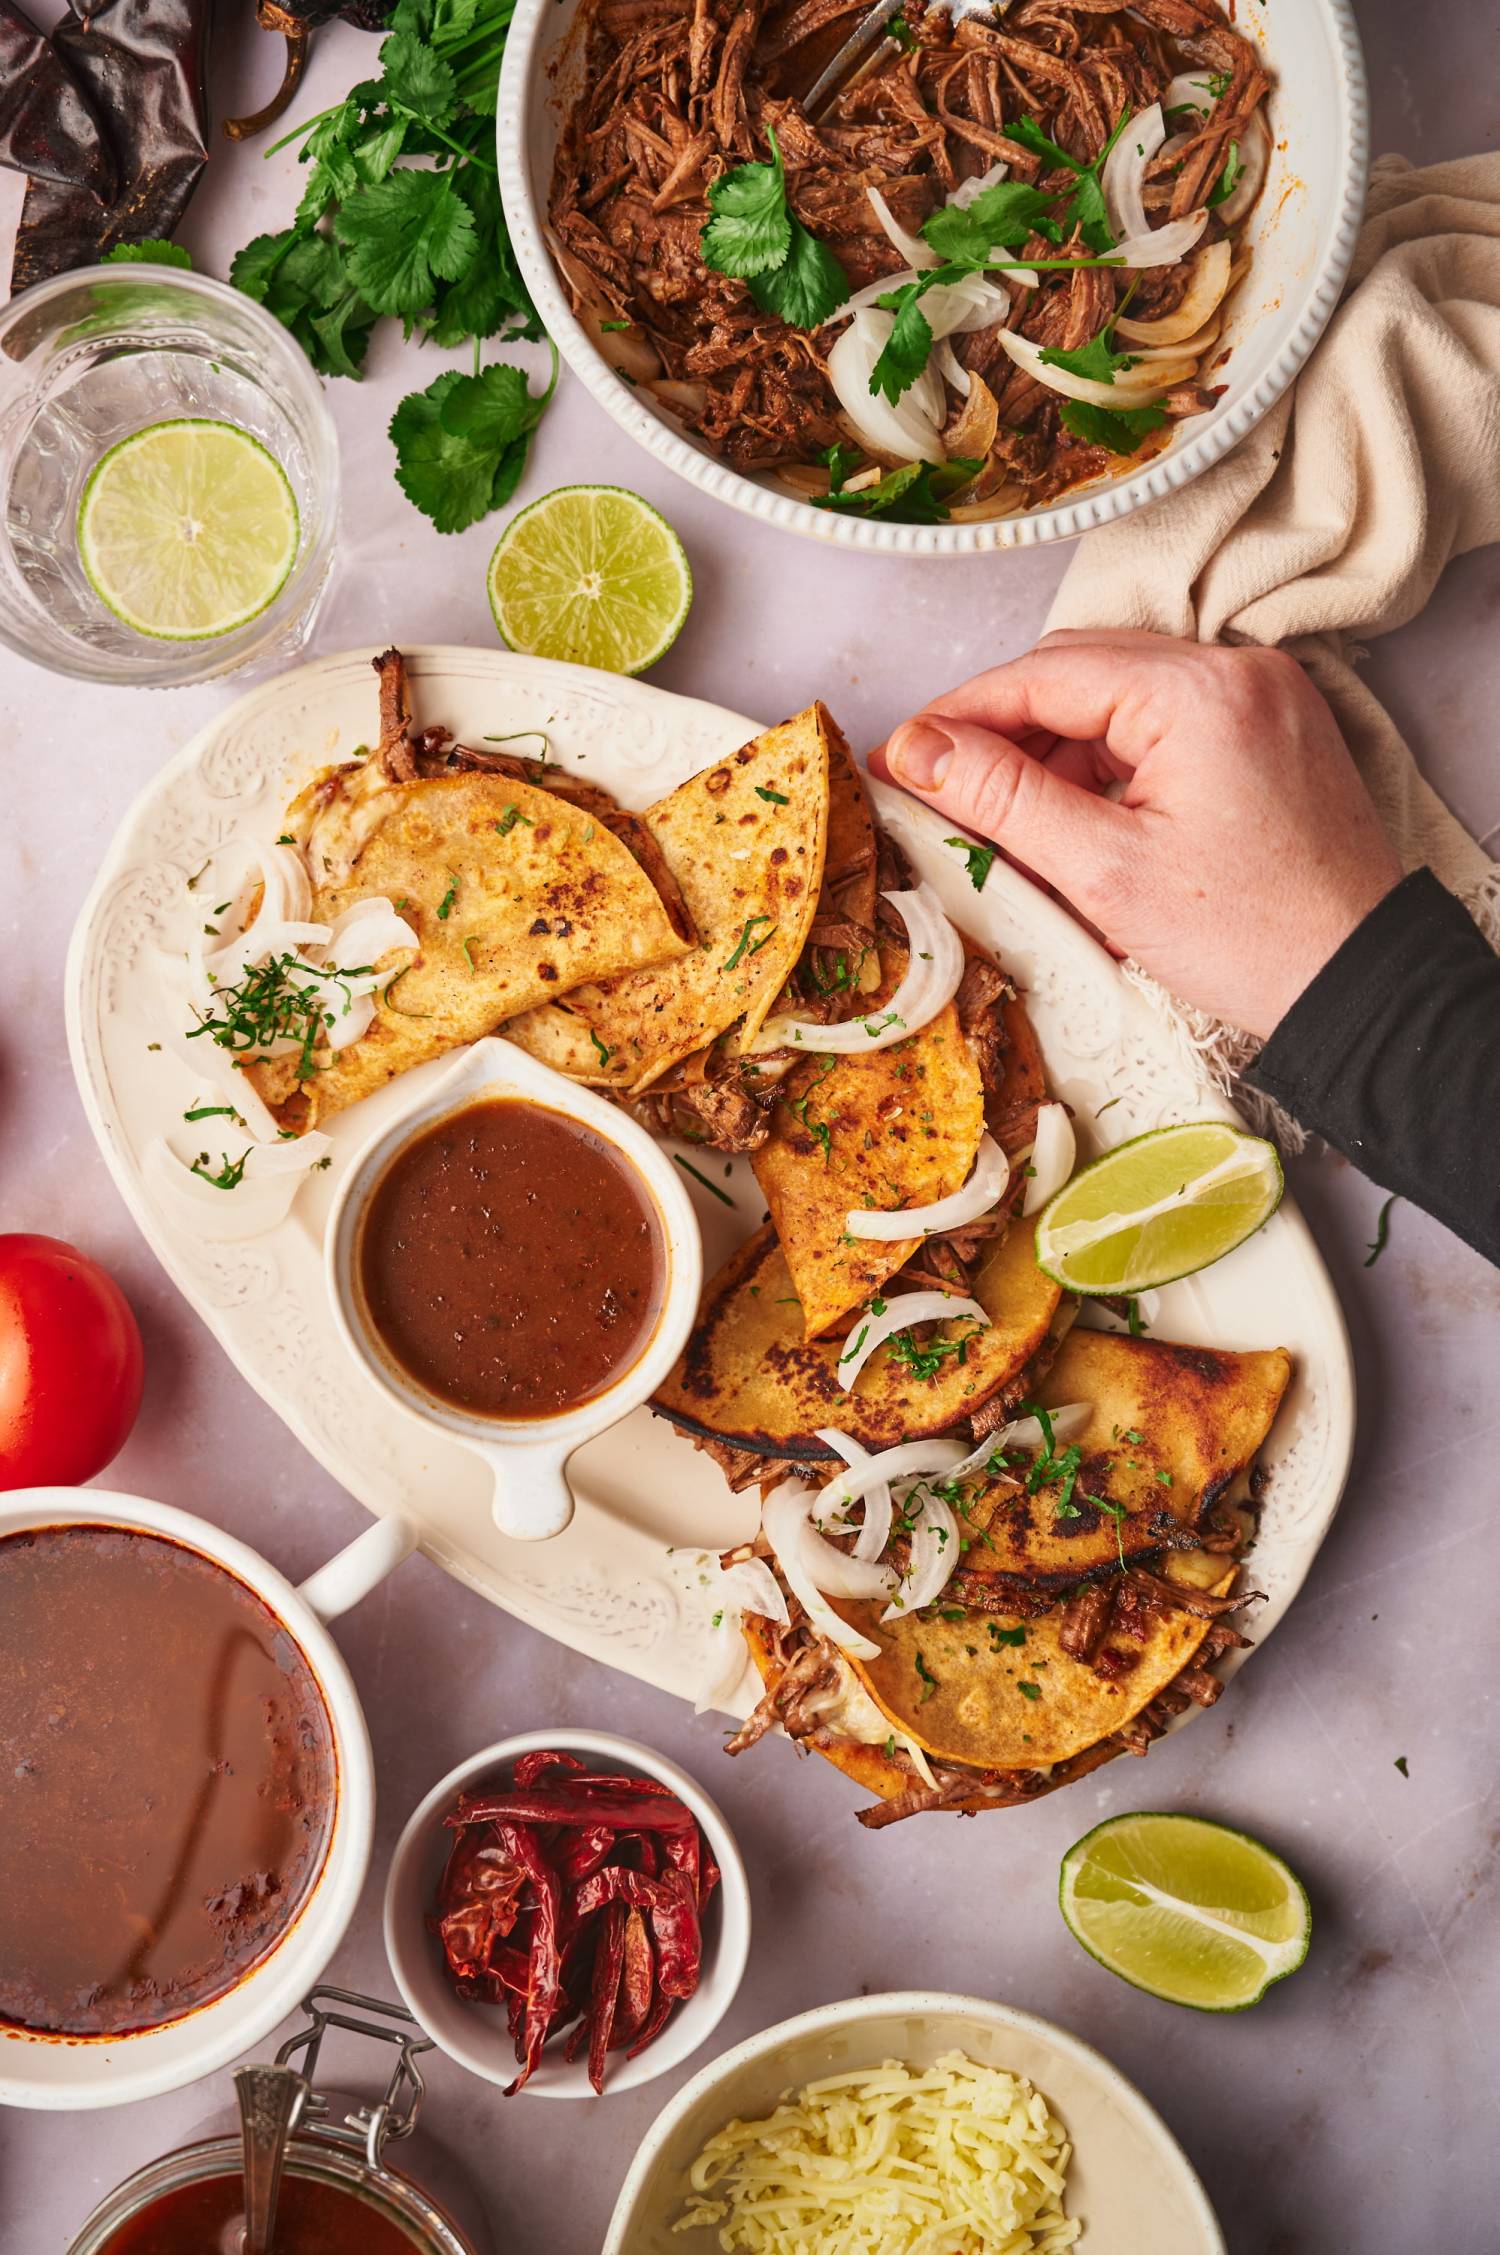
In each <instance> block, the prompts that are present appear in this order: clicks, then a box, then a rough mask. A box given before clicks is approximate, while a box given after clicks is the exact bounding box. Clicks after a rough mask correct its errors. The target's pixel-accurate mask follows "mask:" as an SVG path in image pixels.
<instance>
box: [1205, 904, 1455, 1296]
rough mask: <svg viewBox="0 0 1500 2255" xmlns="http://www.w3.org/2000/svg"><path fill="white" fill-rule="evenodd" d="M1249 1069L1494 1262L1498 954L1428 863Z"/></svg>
mask: <svg viewBox="0 0 1500 2255" xmlns="http://www.w3.org/2000/svg"><path fill="white" fill-rule="evenodd" d="M1248 1077H1249V1079H1250V1082H1251V1084H1252V1086H1253V1087H1256V1088H1259V1089H1262V1090H1264V1092H1265V1093H1266V1094H1267V1095H1268V1096H1272V1097H1274V1098H1275V1099H1276V1101H1277V1103H1278V1104H1280V1105H1281V1106H1282V1107H1283V1109H1284V1110H1286V1111H1288V1112H1290V1113H1291V1115H1292V1117H1293V1118H1294V1119H1296V1120H1299V1121H1300V1122H1301V1123H1302V1125H1303V1126H1304V1127H1308V1128H1311V1129H1313V1130H1314V1131H1315V1132H1316V1133H1317V1134H1319V1135H1321V1136H1324V1137H1325V1138H1326V1139H1327V1141H1328V1142H1330V1143H1332V1144H1334V1145H1336V1147H1337V1148H1338V1149H1339V1150H1340V1151H1343V1152H1345V1153H1347V1155H1348V1156H1349V1157H1350V1158H1351V1159H1353V1160H1354V1162H1355V1163H1356V1165H1358V1166H1359V1167H1360V1168H1362V1169H1363V1171H1364V1172H1365V1173H1366V1174H1368V1175H1370V1176H1372V1177H1373V1179H1374V1180H1375V1181H1376V1182H1379V1183H1383V1184H1384V1185H1385V1187H1386V1188H1387V1189H1388V1190H1394V1191H1396V1192H1398V1193H1399V1195H1400V1196H1402V1197H1404V1198H1410V1199H1412V1200H1413V1202H1414V1203H1415V1204H1417V1205H1419V1206H1423V1207H1425V1208H1426V1209H1427V1211H1428V1212H1429V1213H1433V1214H1436V1215H1437V1217H1438V1219H1439V1220H1440V1221H1443V1222H1446V1223H1447V1225H1448V1227H1449V1228H1450V1229H1452V1230H1454V1231H1455V1232H1456V1233H1457V1234H1458V1235H1459V1236H1460V1237H1463V1238H1465V1239H1467V1241H1468V1242H1469V1243H1470V1244H1471V1245H1474V1246H1476V1247H1477V1248H1478V1249H1479V1251H1481V1252H1482V1253H1484V1254H1485V1255H1486V1256H1487V1257H1488V1258H1489V1259H1490V1260H1492V1261H1497V1262H1500V958H1497V957H1496V955H1495V954H1494V952H1493V950H1492V949H1491V947H1490V945H1489V943H1488V941H1487V940H1486V939H1485V937H1484V934H1483V933H1482V932H1481V931H1480V929H1479V927H1478V925H1477V924H1475V922H1474V920H1473V918H1472V917H1471V916H1470V915H1469V913H1468V911H1467V910H1466V909H1465V908H1463V907H1462V906H1461V905H1460V903H1459V902H1458V901H1456V900H1455V899H1454V898H1453V896H1452V894H1451V893H1448V892H1445V891H1444V889H1443V887H1442V886H1441V885H1440V884H1439V883H1438V881H1437V879H1436V878H1435V877H1434V876H1433V874H1432V872H1431V870H1428V869H1419V870H1417V871H1415V872H1414V874H1413V875H1411V876H1410V877H1406V878H1404V879H1403V880H1402V882H1401V883H1400V884H1399V885H1397V886H1396V888H1395V890H1394V891H1393V892H1390V893H1387V895H1386V897H1385V899H1384V900H1383V901H1381V902H1380V903H1379V905H1378V907H1376V908H1374V909H1372V910H1371V912H1370V914H1369V915H1368V916H1367V917H1366V918H1365V920H1364V922H1363V923H1362V924H1361V925H1360V926H1359V927H1358V929H1357V930H1356V931H1354V932H1352V933H1351V934H1350V936H1349V938H1348V939H1347V940H1345V942H1344V944H1343V946H1342V947H1341V948H1340V949H1339V950H1338V952H1337V954H1336V955H1334V956H1333V958H1332V959H1331V961H1329V962H1328V963H1326V964H1325V965H1324V966H1323V969H1322V970H1321V971H1320V972H1319V973H1318V975H1317V977H1316V978H1315V979H1314V980H1313V982H1312V984H1311V985H1310V986H1309V987H1308V988H1307V989H1306V990H1305V992H1304V993H1303V994H1301V995H1300V996H1299V997H1298V999H1297V1001H1296V1002H1295V1003H1294V1004H1293V1005H1292V1008H1291V1009H1290V1010H1289V1011H1288V1012H1287V1014H1286V1016H1285V1017H1284V1018H1283V1019H1282V1021H1281V1024H1280V1025H1279V1026H1278V1027H1277V1028H1276V1031H1275V1032H1274V1033H1273V1034H1272V1036H1271V1038H1270V1040H1269V1041H1268V1042H1267V1043H1266V1046H1265V1048H1264V1049H1263V1050H1262V1051H1261V1054H1260V1056H1259V1058H1258V1059H1257V1060H1256V1062H1255V1064H1254V1065H1253V1066H1252V1067H1251V1070H1250V1073H1249V1076H1248Z"/></svg>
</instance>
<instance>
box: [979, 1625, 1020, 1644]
mask: <svg viewBox="0 0 1500 2255" xmlns="http://www.w3.org/2000/svg"><path fill="white" fill-rule="evenodd" d="M985 1625H986V1627H987V1628H988V1629H989V1632H990V1642H991V1644H996V1645H999V1644H1014V1645H1022V1644H1024V1643H1025V1642H1026V1631H1025V1629H1024V1628H1023V1627H1022V1625H1021V1624H1020V1622H1017V1624H1016V1626H1015V1627H1014V1628H1013V1629H1002V1628H1001V1626H1000V1623H999V1622H998V1621H989V1622H987V1623H986V1624H985Z"/></svg>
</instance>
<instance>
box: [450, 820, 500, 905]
mask: <svg viewBox="0 0 1500 2255" xmlns="http://www.w3.org/2000/svg"><path fill="white" fill-rule="evenodd" d="M496 827H497V828H498V827H499V825H498V824H497V825H496ZM457 898H458V873H457V871H456V870H452V869H450V870H449V872H448V890H447V891H446V892H445V893H444V895H443V897H442V899H441V900H440V901H439V902H438V922H439V923H440V924H446V923H447V921H448V919H449V917H450V916H451V915H452V914H453V903H454V902H455V901H456V900H457Z"/></svg>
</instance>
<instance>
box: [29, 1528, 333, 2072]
mask: <svg viewBox="0 0 1500 2255" xmlns="http://www.w3.org/2000/svg"><path fill="white" fill-rule="evenodd" d="M84 1500H85V1502H86V1500H87V1499H86V1498H85V1499H84ZM0 1653H3V1654H4V1663H3V1665H0V2022H3V2021H9V2022H10V2023H11V2024H12V2025H13V2026H19V2027H23V2028H28V2029H33V2030H36V2031H39V2032H42V2033H46V2034H55V2035H68V2036H103V2035H117V2034H120V2033H122V2032H123V2031H125V2030H128V2029H141V2028H155V2027H160V2026H161V2025H162V2024H163V2023H164V2022H166V2021H169V2020H177V2019H180V2018H181V2017H182V2015H183V2014H184V2013H187V2012H190V2011H192V2010H193V2009H194V2008H195V2007H196V2006H198V2005H202V2004H207V2003H209V2002H210V2001H211V2000H212V1999H213V1998H215V1997H219V1996H222V1995H223V1994H224V1993H225V1991H226V1990H228V1989H231V1988H233V1987H234V1985H235V1983H236V1982H237V1981H239V1980H241V1979H242V1978H243V1977H244V1975H245V1974H246V1973H247V1972H249V1970H250V1969H251V1967H252V1966H254V1965H256V1964H258V1963H259V1961H260V1960H261V1959H262V1958H263V1957H265V1956H266V1954H267V1953H268V1952H269V1951H270V1950H271V1949H272V1948H273V1947H274V1946H275V1944H276V1943H277V1942H278V1941H279V1940H280V1939H281V1936H282V1935H283V1934H284V1933H285V1932H286V1929H287V1928H288V1926H290V1924H291V1923H292V1920H293V1919H294V1918H295V1917H296V1915H297V1912H298V1910H299V1909H300V1907H301V1905H302V1903H303V1902H304V1901H305V1899H306V1897H307V1895H308V1894H309V1892H310V1891H311V1889H312V1886H313V1884H314V1882H315V1881H316V1879H317V1877H318V1874H319V1872H320V1871H321V1869H322V1866H323V1858H324V1855H325V1853H326V1852H327V1847H328V1839H329V1834H330V1832H331V1830H332V1825H333V1813H334V1804H335V1797H336V1786H337V1766H336V1755H335V1751H334V1742H333V1729H332V1725H331V1724H330V1722H329V1719H328V1711H327V1709H326V1707H325V1706H324V1704H323V1695H322V1692H321V1691H320V1689H319V1687H318V1682H317V1678H316V1677H315V1676H314V1674H313V1671H312V1669H311V1667H310V1666H309V1665H308V1662H307V1660H306V1659H305V1657H304V1656H303V1654H302V1652H301V1650H300V1649H299V1647H298V1646H297V1644H296V1643H295V1642H294V1640H293V1639H292V1638H291V1637H290V1636H289V1635H288V1634H287V1631H286V1630H285V1629H284V1628H283V1627H282V1625H281V1623H280V1622H279V1621H278V1620H277V1618H276V1616H275V1615H274V1614H273V1613H272V1612H271V1611H270V1609H269V1608H268V1607H267V1606H266V1605H264V1604H263V1603H262V1602H261V1600H260V1598H259V1597H257V1596H256V1594H255V1592H254V1591H253V1590H251V1589H248V1588H247V1587H246V1586H245V1584H244V1583H243V1582H242V1581H240V1580H238V1578H237V1577H236V1576H235V1575H233V1574H231V1573H229V1572H228V1571H227V1570H226V1569H225V1568H224V1567H222V1566H219V1565H216V1564H215V1563H214V1561H213V1560H212V1559H209V1558H205V1557H204V1556H203V1555H202V1554H201V1552H199V1551H196V1550H189V1549H188V1548H187V1547H186V1546H185V1545H184V1544H182V1543H178V1542H173V1541H170V1540H169V1539H167V1538H166V1537H165V1536H161V1535H154V1534H144V1533H137V1532H134V1531H132V1530H131V1529H129V1528H123V1527H104V1526H71V1527H43V1528H38V1529H35V1530H34V1531H32V1532H29V1533H24V1534H16V1535H9V1536H6V1537H5V1538H4V1539H0Z"/></svg>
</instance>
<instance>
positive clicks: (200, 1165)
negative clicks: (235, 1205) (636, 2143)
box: [191, 1151, 250, 1190]
mask: <svg viewBox="0 0 1500 2255" xmlns="http://www.w3.org/2000/svg"><path fill="white" fill-rule="evenodd" d="M249 1156H250V1154H249V1152H248V1151H242V1152H241V1153H240V1156H239V1157H238V1158H237V1159H231V1158H230V1156H229V1153H228V1152H227V1151H221V1152H220V1153H219V1157H220V1159H221V1160H222V1161H223V1165H222V1166H221V1167H220V1168H219V1171H218V1173H217V1174H212V1173H210V1171H209V1165H208V1153H207V1152H206V1151H200V1152H199V1153H198V1156H197V1158H196V1159H195V1160H194V1161H193V1164H192V1169H191V1172H192V1173H193V1174H196V1175H201V1176H202V1177H203V1180H204V1181H205V1182H211V1183H212V1184H213V1186H214V1188H215V1190H233V1189H235V1188H236V1187H237V1186H238V1184H239V1180H240V1177H241V1176H242V1175H243V1174H244V1171H245V1162H246V1160H247V1159H248V1158H249Z"/></svg>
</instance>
